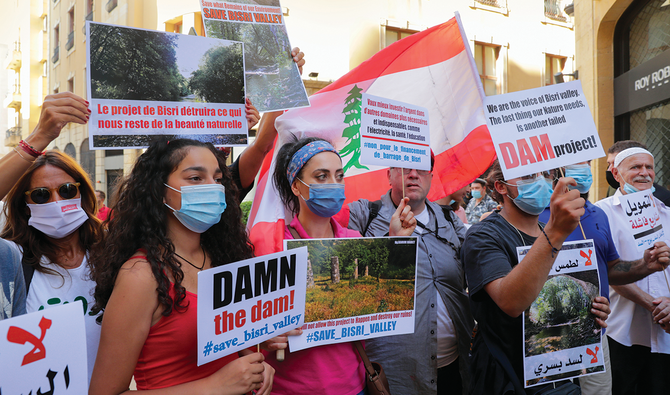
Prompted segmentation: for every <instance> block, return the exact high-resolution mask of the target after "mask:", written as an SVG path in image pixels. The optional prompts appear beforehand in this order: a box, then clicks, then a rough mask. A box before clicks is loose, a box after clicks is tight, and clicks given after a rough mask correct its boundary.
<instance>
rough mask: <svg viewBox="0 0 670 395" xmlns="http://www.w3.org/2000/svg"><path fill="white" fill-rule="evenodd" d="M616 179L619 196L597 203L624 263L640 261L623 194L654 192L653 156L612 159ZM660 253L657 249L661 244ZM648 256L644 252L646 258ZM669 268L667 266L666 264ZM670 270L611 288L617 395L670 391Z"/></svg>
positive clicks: (627, 154)
mask: <svg viewBox="0 0 670 395" xmlns="http://www.w3.org/2000/svg"><path fill="white" fill-rule="evenodd" d="M611 172H612V176H613V177H614V179H615V180H616V181H617V182H618V183H619V188H618V189H617V191H616V193H615V194H614V195H613V196H611V197H609V198H606V199H603V200H601V201H599V202H597V203H596V205H597V206H598V207H600V208H601V209H602V210H603V211H604V212H605V214H607V217H608V219H609V222H610V224H611V225H612V238H613V240H614V244H615V245H616V247H617V250H618V251H619V255H620V256H621V257H622V259H626V260H635V259H639V257H640V255H642V253H640V252H638V250H637V242H636V241H635V239H634V238H633V236H632V235H631V234H630V230H629V229H630V226H629V218H630V217H629V215H627V214H626V210H625V207H623V205H622V204H621V201H620V198H621V197H622V196H624V195H627V194H631V193H635V192H637V191H645V190H649V189H652V188H653V182H654V178H655V172H654V157H653V155H652V154H651V153H650V152H649V151H647V150H646V149H644V148H640V147H634V148H628V149H624V150H622V151H620V152H619V153H618V154H617V155H616V156H615V158H614V161H613V163H612V168H611ZM654 203H655V204H656V207H657V208H658V212H659V215H660V218H661V220H660V222H661V223H665V224H668V223H670V209H668V208H667V207H666V206H665V204H663V203H662V202H661V201H660V200H658V199H657V198H654ZM655 246H656V248H658V246H659V244H658V243H657V244H656V245H655ZM646 255H647V252H645V256H646ZM666 265H667V263H666ZM669 272H670V269H667V268H666V269H665V271H664V272H663V273H658V272H657V273H652V274H650V275H649V276H647V277H645V278H643V279H641V280H639V281H637V282H635V283H634V284H628V285H623V286H614V285H613V286H612V287H611V289H610V300H611V301H612V318H611V320H610V328H609V330H608V331H607V336H608V338H609V347H610V356H611V364H612V387H613V391H612V393H613V394H663V393H667V390H668V388H670V377H669V376H668V375H667V372H666V369H665V368H666V367H667V366H670V355H669V354H670V335H669V334H668V333H666V332H665V331H664V328H668V326H667V323H668V322H670V314H669V310H670V289H668V285H667V278H668V277H667V276H668V273H669Z"/></svg>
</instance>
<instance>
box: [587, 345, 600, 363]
mask: <svg viewBox="0 0 670 395" xmlns="http://www.w3.org/2000/svg"><path fill="white" fill-rule="evenodd" d="M586 353H587V354H589V355H591V356H592V357H593V358H591V363H596V362H598V346H596V352H593V351H591V349H590V348H588V347H587V348H586Z"/></svg>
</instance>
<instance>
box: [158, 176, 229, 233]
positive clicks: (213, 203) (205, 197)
mask: <svg viewBox="0 0 670 395" xmlns="http://www.w3.org/2000/svg"><path fill="white" fill-rule="evenodd" d="M164 185H165V186H166V187H168V188H170V189H172V190H173V191H175V192H179V193H181V208H180V209H179V210H175V209H173V208H172V207H170V206H169V205H168V204H167V203H165V205H166V206H167V207H168V208H170V209H171V210H172V213H173V214H174V215H175V217H177V219H178V220H179V222H181V223H182V225H184V226H185V227H186V228H187V229H189V230H191V231H193V232H195V233H203V232H205V231H207V229H209V228H211V227H212V225H214V224H216V223H218V222H219V221H220V220H221V214H223V212H224V211H225V209H226V190H225V188H224V186H223V185H221V184H218V183H217V184H206V185H188V186H183V187H181V191H180V190H177V189H174V188H172V187H171V186H169V185H168V184H164Z"/></svg>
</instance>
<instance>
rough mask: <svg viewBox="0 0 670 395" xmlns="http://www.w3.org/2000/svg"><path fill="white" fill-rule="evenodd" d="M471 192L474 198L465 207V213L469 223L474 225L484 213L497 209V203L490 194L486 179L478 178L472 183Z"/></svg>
mask: <svg viewBox="0 0 670 395" xmlns="http://www.w3.org/2000/svg"><path fill="white" fill-rule="evenodd" d="M470 193H471V194H472V199H470V202H469V203H468V206H467V207H466V208H465V215H466V217H467V218H468V223H469V224H470V225H473V224H476V223H477V222H479V221H480V220H481V218H480V217H481V216H482V214H484V213H488V212H491V211H493V210H495V208H496V206H497V203H496V202H495V201H494V200H493V199H491V197H490V196H489V195H488V193H487V191H486V181H484V180H483V179H481V178H477V179H476V180H475V181H473V182H472V184H470Z"/></svg>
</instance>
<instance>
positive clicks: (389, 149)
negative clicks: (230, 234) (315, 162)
mask: <svg viewBox="0 0 670 395" xmlns="http://www.w3.org/2000/svg"><path fill="white" fill-rule="evenodd" d="M360 106H361V127H360V131H361V163H362V164H364V165H377V166H385V167H400V168H405V169H417V170H430V129H429V127H428V110H427V109H426V108H425V107H421V106H415V105H413V104H408V103H403V102H399V101H397V100H391V99H386V98H383V97H378V96H373V95H369V94H367V93H364V94H363V95H362V98H361V101H360ZM345 133H346V131H345ZM345 137H349V136H345Z"/></svg>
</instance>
